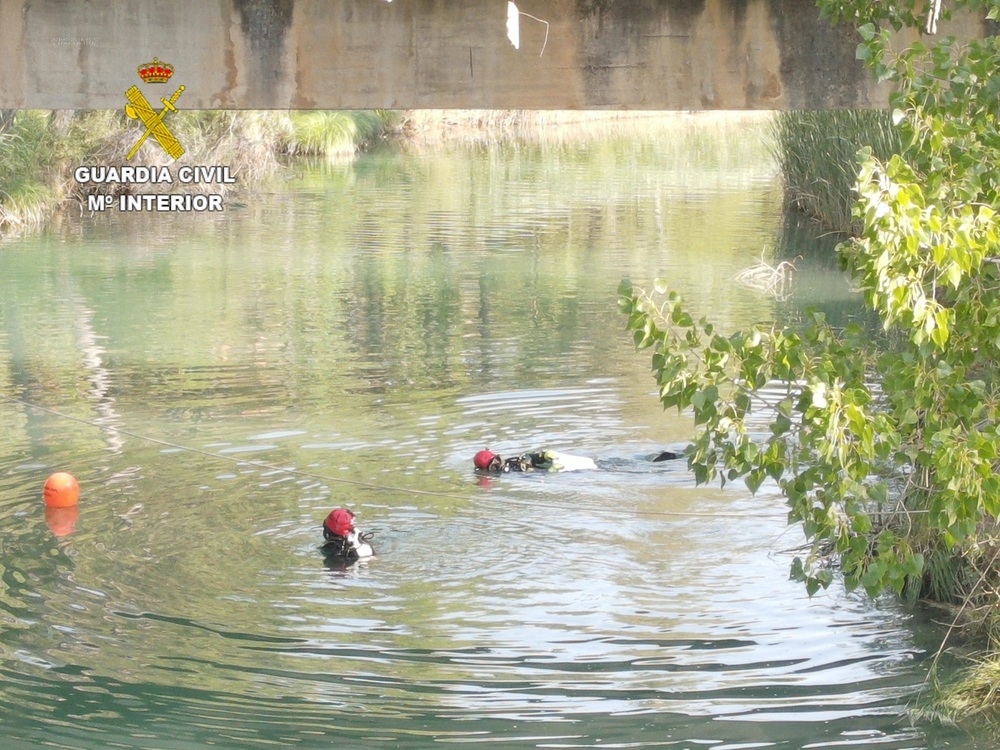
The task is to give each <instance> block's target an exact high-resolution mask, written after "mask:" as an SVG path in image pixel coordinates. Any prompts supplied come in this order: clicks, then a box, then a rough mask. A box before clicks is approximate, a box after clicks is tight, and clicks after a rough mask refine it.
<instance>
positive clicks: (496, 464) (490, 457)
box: [472, 450, 503, 471]
mask: <svg viewBox="0 0 1000 750" xmlns="http://www.w3.org/2000/svg"><path fill="white" fill-rule="evenodd" d="M472 463H474V464H475V465H476V468H477V469H479V470H480V471H493V470H496V469H499V468H500V465H501V464H502V463H503V461H502V459H501V458H500V456H498V455H497V454H496V453H494V452H493V451H486V450H484V451H479V453H477V454H476V455H475V456H473V458H472Z"/></svg>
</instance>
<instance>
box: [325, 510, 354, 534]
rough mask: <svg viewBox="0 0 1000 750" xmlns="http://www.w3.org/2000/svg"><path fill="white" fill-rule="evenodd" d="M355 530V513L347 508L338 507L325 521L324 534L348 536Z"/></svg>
mask: <svg viewBox="0 0 1000 750" xmlns="http://www.w3.org/2000/svg"><path fill="white" fill-rule="evenodd" d="M352 531H354V514H353V513H351V511H349V510H348V509H347V508H337V509H336V510H332V511H330V515H328V516H327V517H326V520H325V521H323V532H324V534H323V535H324V536H347V535H348V534H350V533H351V532H352Z"/></svg>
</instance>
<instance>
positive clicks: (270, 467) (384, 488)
mask: <svg viewBox="0 0 1000 750" xmlns="http://www.w3.org/2000/svg"><path fill="white" fill-rule="evenodd" d="M0 399H3V400H4V401H7V402H8V403H11V404H18V405H19V406H23V407H25V408H28V409H34V410H36V411H40V412H44V413H46V414H51V415H52V416H54V417H58V418H60V419H66V420H69V421H71V422H76V423H77V424H82V425H86V426H88V427H93V428H95V429H98V430H111V431H113V432H116V433H118V434H119V435H125V436H127V437H130V438H134V439H136V440H142V441H145V442H147V443H152V444H154V445H161V446H163V447H165V448H170V449H172V450H177V451H184V452H186V453H193V454H196V455H199V456H205V457H206V458H214V459H217V460H220V461H227V462H229V463H233V464H238V465H241V466H254V467H256V468H258V469H264V470H266V471H273V472H283V473H286V474H293V475H295V476H301V477H308V478H310V479H317V480H320V481H323V482H330V483H333V484H346V485H351V486H354V487H363V488H365V489H369V490H377V491H379V492H401V493H405V494H408V495H423V496H427V497H440V498H448V499H451V500H462V501H466V502H468V501H470V500H472V497H470V496H469V495H459V494H456V493H452V492H439V491H436V490H421V489H417V488H415V487H397V486H393V485H387V484H379V483H377V482H366V481H365V480H363V479H348V478H346V477H334V476H330V475H328V474H320V473H318V472H314V471H308V470H305V469H296V468H290V467H287V466H278V465H277V464H272V463H268V462H267V461H256V460H253V459H248V458H239V457H236V456H227V455H224V454H222V453H215V452H213V451H208V450H205V449H203V448H193V447H191V446H189V445H181V444H180V443H174V442H171V441H170V440H162V439H160V438H155V437H150V436H149V435H143V434H140V433H138V432H133V431H131V430H126V429H123V428H121V427H114V426H113V425H107V424H99V423H98V422H95V421H93V420H90V419H83V418H82V417H74V416H73V415H72V414H66V413H65V412H61V411H57V410H56V409H51V408H49V407H47V406H39V405H38V404H33V403H31V402H29V401H24V400H22V399H18V398H13V397H11V396H8V395H6V394H3V393H0ZM504 502H508V503H514V504H528V501H521V500H519V499H518V498H510V497H508V498H505V500H504ZM530 505H531V507H533V508H550V509H553V510H565V508H564V507H563V506H559V505H555V504H551V503H544V502H536V501H534V500H532V501H530ZM778 510H781V511H782V513H784V510H783V509H776V512H777V511H778ZM616 512H618V513H622V514H627V515H632V516H664V517H670V516H682V517H689V518H772V517H774V516H775V514H776V513H766V514H765V513H758V514H752V513H745V512H739V511H733V512H732V513H727V512H714V513H698V512H696V511H683V510H624V509H622V508H618V509H617V511H616ZM911 512H913V511H911Z"/></svg>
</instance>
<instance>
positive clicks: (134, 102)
mask: <svg viewBox="0 0 1000 750" xmlns="http://www.w3.org/2000/svg"><path fill="white" fill-rule="evenodd" d="M183 93H184V87H183V86H181V87H180V88H179V89H177V91H175V92H174V95H173V96H172V97H170V98H169V99H164V98H163V97H160V101H161V102H163V109H161V110H160V111H159V112H157V111H156V110H154V109H153V107H152V106H151V105H150V103H149V102H148V101H147V100H146V97H144V96H143V95H142V92H141V91H139V87H138V86H133V87H132V88H130V89H129V90H128V91H126V92H125V98H126V99H128V101H129V103H128V104H126V105H125V114H126V115H128V116H129V118H131V119H133V120H136V119H138V120H142V124H143V125H145V126H146V132H145V133H143V134H142V137H141V138H140V139H139V140H138V141H137V142H136V144H135V145H134V146H133V147H132V150H131V151H129V152H128V156H126V157H125V160H126V161H129V160H131V158H132V157H133V156H135V152H136V151H138V150H139V146H141V145H142V144H143V143H145V142H146V139H147V138H149V136H151V135H152V136H153V138H155V139H156V142H157V143H159V144H160V145H161V146H163V150H164V151H166V152H167V153H168V154H170V156H172V157H173V158H174V159H177V158H178V157H180V156H181V155H182V154H183V153H184V147H183V146H182V145H181V144H180V141H178V140H177V139H176V138H174V134H173V133H171V132H170V128H168V127H167V125H166V123H164V122H163V118H164V117H166V116H167V113H168V112H176V111H177V107H175V106H174V104H175V103H176V102H177V100H178V99H180V98H181V94H183Z"/></svg>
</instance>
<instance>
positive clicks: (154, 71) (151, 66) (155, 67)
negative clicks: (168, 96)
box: [138, 57, 174, 83]
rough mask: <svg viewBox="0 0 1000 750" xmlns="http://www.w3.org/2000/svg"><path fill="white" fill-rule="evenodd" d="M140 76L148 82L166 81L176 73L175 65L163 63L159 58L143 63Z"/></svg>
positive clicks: (140, 67)
mask: <svg viewBox="0 0 1000 750" xmlns="http://www.w3.org/2000/svg"><path fill="white" fill-rule="evenodd" d="M138 70H139V77H140V78H141V79H142V80H143V81H145V82H146V83H166V82H167V81H169V80H170V76H172V75H173V74H174V66H173V65H171V64H170V63H162V62H160V61H159V59H157V58H155V57H154V58H153V62H148V63H143V64H142V65H140V66H139V68H138Z"/></svg>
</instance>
